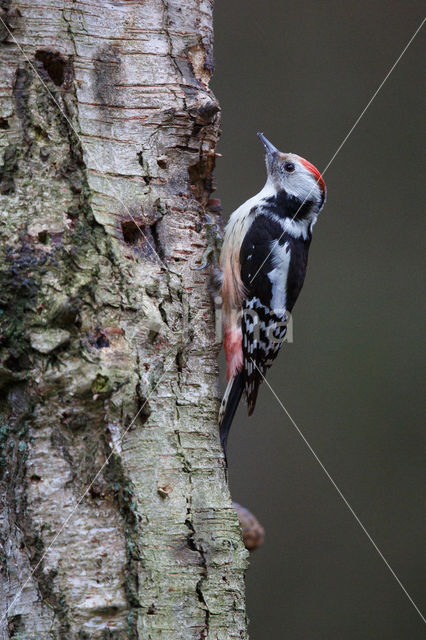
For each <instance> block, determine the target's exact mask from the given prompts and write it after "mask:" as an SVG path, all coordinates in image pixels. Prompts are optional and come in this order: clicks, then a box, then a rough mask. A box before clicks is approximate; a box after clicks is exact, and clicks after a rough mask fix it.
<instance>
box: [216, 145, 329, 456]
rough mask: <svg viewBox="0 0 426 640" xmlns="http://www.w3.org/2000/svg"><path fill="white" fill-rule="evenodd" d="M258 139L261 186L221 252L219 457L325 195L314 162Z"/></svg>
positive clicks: (277, 329) (261, 370) (282, 317)
mask: <svg viewBox="0 0 426 640" xmlns="http://www.w3.org/2000/svg"><path fill="white" fill-rule="evenodd" d="M258 136H259V138H260V140H261V141H262V143H263V145H264V147H265V149H266V171H267V180H266V184H265V186H264V187H263V189H262V190H261V191H260V192H259V193H258V194H257V195H255V196H254V197H253V198H250V199H249V200H247V201H246V202H245V203H244V204H242V205H241V206H240V207H238V209H237V210H236V211H234V213H233V214H232V215H231V217H230V219H229V222H228V224H227V226H226V229H225V236H224V241H223V246H222V251H221V255H220V267H221V271H222V274H221V296H222V302H223V307H222V308H223V324H224V348H225V354H226V362H227V379H228V381H229V382H228V386H227V388H226V391H225V394H224V397H223V400H222V404H221V408H220V414H219V424H220V438H221V442H222V447H223V450H224V452H225V455H226V445H227V439H228V434H229V430H230V428H231V423H232V420H233V417H234V414H235V411H236V410H237V407H238V403H239V401H240V398H241V396H242V394H243V392H245V394H246V398H247V404H248V413H249V415H251V414H252V413H253V410H254V408H255V405H256V398H257V393H258V390H259V385H260V384H261V382H262V381H263V377H264V376H265V374H266V371H267V369H268V368H269V367H270V366H271V364H272V362H273V361H274V359H275V357H276V356H277V354H278V351H279V349H280V347H281V344H282V342H283V340H284V338H285V334H286V328H287V321H288V314H289V313H290V312H291V311H292V309H293V306H294V303H295V302H296V300H297V297H298V295H299V293H300V290H301V288H302V285H303V281H304V279H305V274H306V267H307V262H308V251H309V246H310V243H311V238H312V228H313V226H314V224H315V222H316V221H317V217H318V214H319V212H320V211H321V209H322V207H323V205H324V202H325V198H326V187H325V184H324V181H323V179H322V176H321V174H320V172H319V171H318V169H317V168H316V167H314V165H312V164H311V163H310V162H308V161H307V160H305V159H304V158H301V157H300V156H297V155H296V154H294V153H282V152H280V151H278V149H277V148H276V147H274V145H273V144H271V142H269V140H267V139H266V138H265V136H264V135H263V134H262V133H258Z"/></svg>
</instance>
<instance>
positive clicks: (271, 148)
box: [257, 131, 279, 156]
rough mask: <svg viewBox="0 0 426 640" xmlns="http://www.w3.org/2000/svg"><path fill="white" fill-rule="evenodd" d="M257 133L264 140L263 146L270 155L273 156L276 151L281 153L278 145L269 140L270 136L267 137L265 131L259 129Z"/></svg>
mask: <svg viewBox="0 0 426 640" xmlns="http://www.w3.org/2000/svg"><path fill="white" fill-rule="evenodd" d="M257 135H258V136H259V140H260V141H261V142H262V144H263V146H264V147H265V149H266V153H267V154H268V155H270V156H273V155H274V153H279V150H278V149H277V148H276V147H274V145H273V144H272V142H269V140H268V138H265V136H264V135H263V133H260V131H258V133H257Z"/></svg>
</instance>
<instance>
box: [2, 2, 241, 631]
mask: <svg viewBox="0 0 426 640" xmlns="http://www.w3.org/2000/svg"><path fill="white" fill-rule="evenodd" d="M0 6H1V7H2V9H1V10H0V11H1V13H0V17H1V18H2V22H0V40H1V42H0V65H1V72H0V73H1V84H0V134H2V135H1V143H0V206H1V230H0V234H1V247H0V269H1V273H0V303H1V320H2V333H1V342H0V384H1V392H0V393H1V400H0V402H1V406H0V408H1V423H0V445H1V452H0V467H1V473H2V481H1V482H2V484H1V501H2V504H1V514H0V531H1V544H2V549H1V579H0V598H1V605H0V606H1V612H0V615H1V622H0V629H1V634H2V635H1V638H2V639H4V638H18V637H19V638H21V639H23V638H38V639H43V640H44V639H47V638H49V639H51V638H78V639H79V640H82V639H85V638H103V639H107V638H114V639H119V638H120V639H121V638H150V639H152V640H155V639H160V638H161V639H162V640H169V639H170V640H172V639H173V640H176V639H180V638H182V639H185V640H189V639H191V640H192V639H193V638H194V639H195V638H197V639H200V638H209V639H217V640H225V639H226V640H228V639H231V638H239V639H241V638H246V637H247V635H246V618H245V609H244V583H243V574H244V570H245V567H246V557H247V552H246V550H245V549H244V546H243V544H242V540H241V533H240V529H239V526H238V521H237V517H236V515H235V512H234V510H233V508H232V505H231V501H230V496H229V491H228V487H227V483H226V479H225V471H224V460H223V456H222V452H221V448H220V445H219V439H218V434H217V425H216V416H217V410H218V388H217V364H216V357H217V353H218V348H219V345H218V340H217V338H216V336H215V327H214V313H213V308H212V303H211V301H210V296H209V287H208V279H209V273H208V272H209V270H204V271H195V270H193V267H194V266H197V265H198V264H199V263H200V262H201V258H202V253H203V251H204V250H205V248H206V246H207V236H208V233H207V227H206V224H205V211H206V208H207V206H208V199H209V196H210V193H211V191H212V180H211V173H212V170H213V167H214V155H215V153H214V152H215V145H216V142H217V138H218V132H219V117H218V109H219V107H218V104H217V102H216V99H215V97H214V96H213V94H212V93H211V91H210V90H209V88H208V82H209V79H210V76H211V73H212V1H211V0H162V1H160V0H133V1H132V0H128V1H125V0H85V1H84V2H83V1H82V0H74V2H70V1H69V0H32V2H19V1H18V2H14V1H12V2H10V1H9V0H3V1H2V2H1V4H0Z"/></svg>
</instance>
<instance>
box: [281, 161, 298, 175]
mask: <svg viewBox="0 0 426 640" xmlns="http://www.w3.org/2000/svg"><path fill="white" fill-rule="evenodd" d="M295 168H296V167H295V166H294V163H293V162H286V163H285V165H284V169H285V170H286V171H287V172H288V173H292V171H294V170H295Z"/></svg>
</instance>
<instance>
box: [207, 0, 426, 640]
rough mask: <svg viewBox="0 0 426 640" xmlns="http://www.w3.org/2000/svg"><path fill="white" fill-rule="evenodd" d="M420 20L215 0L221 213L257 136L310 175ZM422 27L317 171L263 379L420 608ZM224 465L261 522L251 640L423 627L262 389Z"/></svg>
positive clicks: (371, 10)
mask: <svg viewBox="0 0 426 640" xmlns="http://www.w3.org/2000/svg"><path fill="white" fill-rule="evenodd" d="M423 15H424V4H423V3H421V2H418V1H411V2H410V1H407V0H406V1H404V2H402V1H401V2H395V1H393V2H385V1H383V0H381V1H378V0H373V1H372V2H366V1H365V0H364V1H362V2H353V1H351V2H331V1H325V2H324V1H323V2H318V1H314V0H312V1H303V0H302V1H298V2H279V1H278V0H275V1H274V0H263V1H261V2H260V1H257V2H255V1H254V0H246V1H245V2H239V1H236V0H228V1H227V2H225V1H222V2H220V1H219V0H217V2H216V5H215V57H216V71H215V75H214V81H213V83H212V86H213V89H214V91H215V93H216V96H217V97H218V99H219V100H220V103H221V107H222V131H223V134H222V140H221V143H220V146H219V151H220V152H221V153H222V154H223V158H222V159H220V160H219V162H218V165H217V170H216V183H217V186H218V189H217V193H216V195H217V197H220V198H221V199H222V205H223V207H224V211H225V214H226V216H228V215H229V214H230V213H231V212H232V211H233V210H234V209H235V208H236V207H237V206H238V205H239V204H240V203H241V202H243V201H244V200H245V199H247V198H248V197H249V196H251V195H253V194H255V193H256V192H257V191H258V190H259V189H260V188H261V187H262V186H263V182H264V177H265V172H264V160H263V150H262V147H261V145H260V143H259V141H258V140H257V137H256V131H258V130H262V131H264V133H265V135H266V136H267V137H268V138H270V139H271V141H272V142H273V143H274V144H275V145H276V146H278V147H279V148H280V149H281V150H283V151H293V152H295V153H298V154H300V155H302V156H304V157H306V158H308V159H309V160H310V161H311V162H313V163H314V164H315V165H317V166H318V167H319V168H320V169H323V168H324V166H325V165H326V164H327V163H328V161H329V160H330V158H331V157H332V155H333V154H334V152H335V151H336V149H337V147H338V146H339V144H340V143H341V141H342V140H343V138H344V137H345V135H346V134H347V133H348V131H349V129H350V128H351V126H352V125H353V123H354V121H355V120H356V118H357V117H358V115H359V114H360V112H361V111H362V109H363V108H364V107H365V105H366V103H367V102H368V100H369V99H370V97H371V95H372V94H373V92H374V91H375V90H376V88H377V87H378V85H379V84H380V82H381V81H382V80H383V78H384V76H385V74H386V73H387V72H388V70H389V69H390V67H391V66H392V64H393V63H394V61H395V60H396V58H397V57H398V55H399V54H400V53H401V51H402V49H403V47H404V46H405V44H406V43H407V42H408V40H409V38H410V37H411V35H412V34H413V33H414V31H415V30H416V28H417V27H418V26H419V24H420V22H421V20H422V18H423ZM425 38H426V26H425V27H424V28H423V30H422V31H421V32H420V34H419V35H418V36H417V38H416V39H415V41H414V42H413V44H412V45H411V47H410V48H409V49H408V51H407V53H406V54H405V55H404V57H403V58H402V60H401V62H400V63H399V65H398V66H397V68H396V69H395V71H394V72H393V73H392V75H391V76H390V78H389V79H388V81H387V83H386V84H385V86H384V87H383V89H382V90H381V92H380V93H379V95H378V96H377V98H376V99H375V101H374V102H373V104H372V105H371V107H370V108H369V109H368V111H367V113H366V114H365V116H364V117H363V118H362V120H361V122H360V123H359V125H358V126H357V127H356V129H355V131H354V132H353V134H352V135H351V137H350V138H349V140H348V141H347V143H346V144H345V146H344V147H343V149H342V150H341V152H340V153H339V154H338V156H337V158H336V159H335V161H334V162H333V163H332V165H331V166H330V168H329V169H328V171H327V173H326V175H325V181H326V183H327V187H328V203H327V205H326V207H325V209H324V210H323V212H322V213H321V215H320V219H319V221H318V223H317V225H316V227H315V230H314V239H313V244H312V248H311V252H310V264H309V269H308V275H307V279H306V283H305V286H304V289H303V291H302V293H301V296H300V299H299V301H298V302H297V304H296V307H295V310H294V314H293V317H294V343H293V344H288V345H285V347H284V350H283V352H282V353H281V354H280V357H279V359H278V361H277V362H276V363H275V365H274V367H273V368H272V370H271V372H270V374H269V376H268V380H269V382H270V383H271V385H272V386H273V387H274V389H275V391H276V392H277V394H278V395H279V396H280V398H281V400H282V402H283V403H284V405H285V406H286V407H287V409H288V411H289V412H290V414H291V415H292V417H293V418H294V420H295V421H296V423H297V424H298V425H299V426H300V428H301V429H302V431H303V432H304V434H305V436H306V437H307V439H308V440H309V442H310V443H311V445H312V447H313V448H314V450H315V451H316V452H317V454H318V456H319V457H320V459H321V460H322V462H323V463H324V465H325V466H326V468H327V469H328V471H329V472H330V474H331V475H332V476H333V478H334V479H335V481H336V483H337V484H338V486H339V487H340V488H341V490H342V491H343V493H344V495H345V496H346V498H347V499H348V501H349V502H350V504H351V505H352V507H353V508H354V510H355V511H356V513H357V514H358V516H359V517H360V519H361V520H362V522H363V523H364V524H365V526H366V528H367V529H368V531H369V532H370V534H371V535H372V537H373V538H374V540H375V541H376V543H377V545H378V546H379V547H380V549H381V550H382V552H383V554H384V555H385V557H386V558H387V559H388V561H389V562H390V564H391V566H392V567H393V569H394V570H395V572H396V574H397V575H398V577H399V579H400V580H401V581H402V583H403V584H404V585H405V587H406V588H407V590H408V592H409V593H410V595H411V596H412V597H413V599H414V601H415V602H416V603H417V604H418V606H419V607H420V609H421V610H422V611H423V612H424V613H425V612H426V581H425V575H426V573H425V564H426V563H425V560H426V554H425V524H426V519H425V476H426V474H425V451H426V449H425V430H424V421H423V406H424V368H423V360H424V348H423V347H424V332H423V327H422V324H423V322H422V321H423V318H424V312H425V302H424V288H423V286H422V285H423V282H424V279H423V277H422V276H423V273H424V268H425V259H424V237H425V231H426V229H425V211H424V200H425V182H426V179H425V169H426V167H425V162H424V159H425V158H424V148H425V137H424V122H425V113H426V104H425V102H426V100H425V91H424V51H425ZM422 351H423V352H422ZM229 459H230V460H229V461H230V484H231V489H232V494H233V498H234V499H235V500H238V501H239V502H241V503H242V504H244V505H245V506H247V507H249V508H250V509H252V510H253V512H254V513H255V514H256V515H257V516H258V518H259V520H260V521H261V522H262V524H263V525H264V526H265V528H266V540H265V544H264V546H263V547H262V548H261V549H259V550H258V551H257V552H256V553H255V554H254V555H253V556H252V558H251V563H250V569H249V571H248V575H247V599H248V614H249V618H250V620H251V623H250V634H251V638H252V640H270V639H271V638H276V639H280V640H281V639H283V640H286V639H288V638H289V639H291V640H320V639H321V640H355V639H356V640H361V639H362V640H373V639H374V640H390V639H392V640H400V639H401V640H405V639H407V640H417V639H419V640H420V638H426V626H425V625H424V623H423V622H422V621H421V619H420V617H419V615H418V614H417V613H416V611H415V610H414V608H413V607H412V605H411V604H410V602H409V601H408V599H407V597H406V596H405V595H404V593H403V592H402V590H401V588H400V587H399V586H398V584H397V583H396V581H395V579H394V578H393V577H392V575H391V574H390V572H389V570H388V569H387V568H386V566H385V564H384V563H383V561H382V560H381V559H380V557H379V556H378V554H377V552H376V551H375V550H374V548H373V547H372V545H371V543H370V542H369V540H368V539H367V537H366V536H365V534H364V533H363V532H362V530H361V529H360V527H359V525H358V524H357V523H356V521H355V520H354V518H353V516H352V515H351V514H350V512H349V511H348V509H347V507H346V506H345V504H344V503H343V502H342V500H341V498H340V497H339V495H338V494H337V492H336V490H335V489H334V488H333V486H332V485H331V484H330V482H329V480H328V479H327V478H326V476H325V474H324V472H323V471H322V470H321V468H320V466H319V464H318V463H317V462H316V461H315V459H314V458H313V456H312V454H311V453H310V452H309V450H308V448H307V447H306V445H305V444H304V442H303V441H302V440H301V438H300V436H299V435H298V433H297V432H296V430H295V428H294V427H293V426H292V424H291V423H290V421H289V420H288V418H287V417H286V415H285V413H284V412H283V411H282V409H281V408H280V406H279V405H278V403H277V401H276V400H275V399H274V397H273V396H272V394H271V393H270V391H269V390H268V388H267V387H266V386H265V385H263V387H262V389H261V393H260V398H259V401H258V406H257V409H256V412H255V414H254V416H253V417H252V418H251V419H248V418H247V415H246V411H245V407H240V409H239V412H238V415H237V418H236V420H235V423H234V426H233V429H232V431H231V436H230V443H229Z"/></svg>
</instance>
